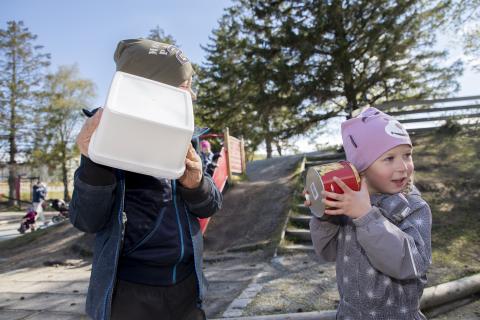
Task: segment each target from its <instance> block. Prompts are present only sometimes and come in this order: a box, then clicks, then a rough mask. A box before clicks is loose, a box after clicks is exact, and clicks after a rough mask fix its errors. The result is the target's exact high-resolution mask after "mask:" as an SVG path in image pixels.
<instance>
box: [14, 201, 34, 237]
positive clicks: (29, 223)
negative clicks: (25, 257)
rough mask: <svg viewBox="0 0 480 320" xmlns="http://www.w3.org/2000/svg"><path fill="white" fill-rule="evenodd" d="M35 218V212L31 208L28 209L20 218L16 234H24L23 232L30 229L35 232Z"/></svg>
mask: <svg viewBox="0 0 480 320" xmlns="http://www.w3.org/2000/svg"><path fill="white" fill-rule="evenodd" d="M36 218H37V212H36V211H35V210H33V208H31V207H30V208H29V209H28V211H27V214H26V215H24V216H23V217H22V221H21V222H20V228H18V229H17V231H18V232H20V233H21V234H24V233H25V231H27V230H28V229H30V230H31V231H32V232H33V231H35V219H36Z"/></svg>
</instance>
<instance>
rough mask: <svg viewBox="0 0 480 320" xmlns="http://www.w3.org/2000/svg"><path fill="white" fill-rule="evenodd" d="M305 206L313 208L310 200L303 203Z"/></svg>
mask: <svg viewBox="0 0 480 320" xmlns="http://www.w3.org/2000/svg"><path fill="white" fill-rule="evenodd" d="M303 205H304V206H305V207H311V206H312V203H311V202H310V200H305V201H303Z"/></svg>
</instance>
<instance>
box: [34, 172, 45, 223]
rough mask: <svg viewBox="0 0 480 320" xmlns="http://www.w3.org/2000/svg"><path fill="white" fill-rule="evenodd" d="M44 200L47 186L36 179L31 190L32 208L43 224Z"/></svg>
mask: <svg viewBox="0 0 480 320" xmlns="http://www.w3.org/2000/svg"><path fill="white" fill-rule="evenodd" d="M46 198H47V185H46V184H45V183H43V182H42V181H41V180H40V179H38V180H37V182H36V183H35V184H34V185H33V188H32V206H33V210H34V211H36V212H37V214H38V218H39V220H40V221H41V222H42V223H43V224H47V222H46V221H45V214H44V213H43V206H44V202H45V199H46Z"/></svg>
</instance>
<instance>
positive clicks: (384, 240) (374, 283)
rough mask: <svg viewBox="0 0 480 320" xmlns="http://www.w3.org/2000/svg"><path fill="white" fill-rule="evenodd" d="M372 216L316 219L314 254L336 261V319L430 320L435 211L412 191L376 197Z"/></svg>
mask: <svg viewBox="0 0 480 320" xmlns="http://www.w3.org/2000/svg"><path fill="white" fill-rule="evenodd" d="M371 203H372V209H371V210H370V211H369V212H368V213H367V215H365V216H363V217H361V218H358V219H353V220H352V219H350V218H348V217H346V216H341V217H340V216H337V217H333V216H330V217H328V218H325V219H319V218H315V217H314V218H312V219H311V221H310V230H311V234H312V242H313V246H314V248H315V252H316V253H317V255H319V256H320V258H321V260H323V261H336V273H337V285H338V290H339V293H340V302H339V306H338V309H337V319H351V320H359V319H362V320H363V319H372V320H373V319H375V320H377V319H382V320H383V319H409V320H410V319H425V317H424V316H423V314H422V313H421V312H420V310H419V303H420V297H421V296H422V293H423V288H424V286H425V285H426V282H427V278H426V273H427V269H428V267H429V266H430V264H431V243H430V232H431V224H432V216H431V212H430V207H429V206H428V204H427V203H426V202H425V201H424V200H423V199H422V198H421V196H420V192H419V191H418V190H417V189H416V188H415V187H413V190H412V191H411V192H410V193H409V194H407V195H404V194H402V193H398V194H394V195H387V194H382V195H373V196H371Z"/></svg>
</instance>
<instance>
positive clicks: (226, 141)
mask: <svg viewBox="0 0 480 320" xmlns="http://www.w3.org/2000/svg"><path fill="white" fill-rule="evenodd" d="M223 140H224V148H225V150H226V151H227V159H226V160H227V171H228V181H229V182H230V183H233V174H232V169H231V168H230V131H229V130H228V127H227V128H225V131H224V132H223Z"/></svg>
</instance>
